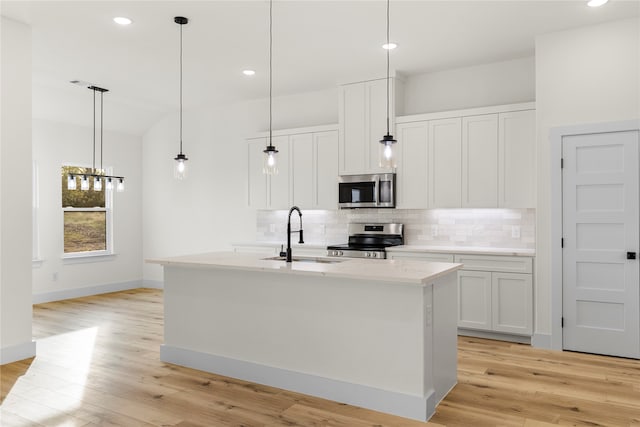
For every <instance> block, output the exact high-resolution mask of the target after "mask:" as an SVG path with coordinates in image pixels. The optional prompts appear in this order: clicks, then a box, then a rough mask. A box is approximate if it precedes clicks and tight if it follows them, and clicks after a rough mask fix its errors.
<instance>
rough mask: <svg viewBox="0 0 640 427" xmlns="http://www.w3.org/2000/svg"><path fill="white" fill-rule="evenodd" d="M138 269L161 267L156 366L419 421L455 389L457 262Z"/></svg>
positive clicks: (176, 262) (245, 258)
mask: <svg viewBox="0 0 640 427" xmlns="http://www.w3.org/2000/svg"><path fill="white" fill-rule="evenodd" d="M147 262H150V263H156V264H161V265H163V266H164V304H165V307H164V310H165V319H164V344H163V345H162V347H161V351H160V357H161V359H162V360H163V361H165V362H169V363H175V364H179V365H183V366H188V367H192V368H195V369H200V370H204V371H208V372H213V373H216V374H221V375H226V376H230V377H234V378H239V379H243V380H247V381H252V382H256V383H260V384H266V385H270V386H274V387H279V388H284V389H287V390H292V391H296V392H300V393H305V394H310V395H314V396H319V397H323V398H327V399H331V400H335V401H339V402H344V403H348V404H352V405H356V406H361V407H365V408H369V409H374V410H377V411H381V412H387V413H391V414H396V415H400V416H404V417H408V418H414V419H419V420H428V419H429V418H430V417H431V416H432V415H433V413H434V411H435V407H436V405H437V404H438V403H439V402H440V400H441V399H442V398H443V397H444V396H445V395H446V394H447V393H448V392H449V391H450V390H451V388H453V386H454V385H455V384H456V381H457V373H456V369H457V287H456V276H457V274H456V271H457V270H458V269H459V268H460V267H461V264H452V263H426V262H416V261H398V260H367V259H358V260H356V259H349V260H344V259H340V260H336V259H331V258H307V259H301V260H299V261H294V262H293V263H289V264H287V263H285V262H284V261H281V260H273V259H264V258H263V256H262V255H259V254H238V253H231V252H219V253H209V254H198V255H188V256H181V257H173V258H163V259H151V260H147Z"/></svg>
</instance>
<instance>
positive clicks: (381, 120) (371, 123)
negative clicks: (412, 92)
mask: <svg viewBox="0 0 640 427" xmlns="http://www.w3.org/2000/svg"><path fill="white" fill-rule="evenodd" d="M393 87H394V85H393V79H389V99H390V103H389V131H390V132H391V133H392V134H393V126H394V122H393V117H394V111H393V108H394V102H393V99H394V94H393ZM386 133H387V79H382V80H372V81H370V82H367V130H366V135H365V138H366V141H367V142H368V148H369V152H368V155H369V163H368V169H369V172H373V173H376V172H388V171H389V169H385V168H381V167H380V156H381V155H382V151H383V149H384V146H383V145H382V144H380V140H381V139H382V137H383V136H384V135H385V134H386ZM393 149H394V150H396V149H397V146H396V147H393Z"/></svg>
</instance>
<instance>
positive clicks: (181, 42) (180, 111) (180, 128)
mask: <svg viewBox="0 0 640 427" xmlns="http://www.w3.org/2000/svg"><path fill="white" fill-rule="evenodd" d="M182 26H183V25H182V24H180V154H182Z"/></svg>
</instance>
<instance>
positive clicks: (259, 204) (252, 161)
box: [247, 138, 267, 209]
mask: <svg viewBox="0 0 640 427" xmlns="http://www.w3.org/2000/svg"><path fill="white" fill-rule="evenodd" d="M265 144H266V139H265V138H256V139H250V140H248V141H247V146H248V154H249V156H248V157H249V158H248V162H247V164H248V171H247V172H248V182H249V192H248V196H249V197H248V203H249V207H251V208H253V209H265V208H266V207H267V175H265V174H264V173H263V172H262V164H263V161H264V160H263V157H264V153H263V152H262V150H264V148H265Z"/></svg>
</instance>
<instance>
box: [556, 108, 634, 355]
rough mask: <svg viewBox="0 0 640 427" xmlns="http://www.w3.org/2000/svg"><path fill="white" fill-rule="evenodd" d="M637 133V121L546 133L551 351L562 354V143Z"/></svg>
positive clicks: (588, 125)
mask: <svg viewBox="0 0 640 427" xmlns="http://www.w3.org/2000/svg"><path fill="white" fill-rule="evenodd" d="M626 131H640V120H626V121H620V122H607V123H590V124H583V125H574V126H562V127H556V128H552V129H551V130H550V131H549V143H550V154H551V166H550V169H551V170H550V174H551V189H550V197H551V201H550V202H551V205H550V215H551V218H550V221H551V242H550V243H551V253H550V258H551V259H550V261H551V264H550V265H551V276H550V277H551V337H550V343H549V344H550V346H549V347H550V348H551V349H553V350H562V324H561V322H562V264H563V259H562V248H561V246H560V242H561V240H560V239H562V169H561V165H560V162H561V159H562V140H563V138H564V137H566V136H576V135H586V134H594V133H611V132H626Z"/></svg>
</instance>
